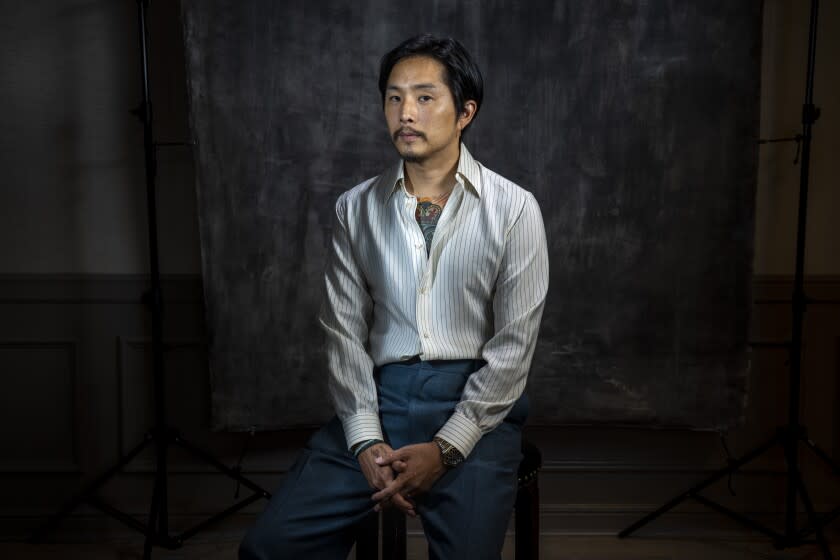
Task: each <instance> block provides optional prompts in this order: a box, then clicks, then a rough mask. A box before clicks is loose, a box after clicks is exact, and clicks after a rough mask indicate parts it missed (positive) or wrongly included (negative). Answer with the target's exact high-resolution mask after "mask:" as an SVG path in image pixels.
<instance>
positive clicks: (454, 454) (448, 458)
mask: <svg viewBox="0 0 840 560" xmlns="http://www.w3.org/2000/svg"><path fill="white" fill-rule="evenodd" d="M434 442H435V443H436V444H437V446H438V447H439V448H440V456H441V458H442V459H443V466H444V467H446V468H448V469H451V468H454V467H457V466H458V465H460V464H461V463H463V462H464V456H463V455H461V452H460V451H458V449H457V448H456V447H455V446H454V445H452V444H451V443H449V442H448V441H446V440H445V439H443V438H440V437H435V438H434Z"/></svg>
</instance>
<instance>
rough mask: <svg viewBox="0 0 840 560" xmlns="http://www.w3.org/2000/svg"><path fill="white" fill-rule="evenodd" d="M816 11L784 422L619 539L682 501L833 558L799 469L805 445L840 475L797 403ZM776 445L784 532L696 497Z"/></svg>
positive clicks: (814, 115)
mask: <svg viewBox="0 0 840 560" xmlns="http://www.w3.org/2000/svg"><path fill="white" fill-rule="evenodd" d="M818 11H819V0H811V16H810V22H809V33H808V69H807V72H806V77H805V103H804V104H803V106H802V135H801V137H797V138H796V139H797V140H801V141H802V163H801V167H800V176H799V214H798V218H797V228H796V273H795V277H794V283H793V286H794V288H793V297H792V311H793V328H792V334H791V344H790V376H789V391H788V399H789V400H788V423H787V425H786V426H783V427H780V428H778V430H777V432H776V435H775V436H774V437H773V438H772V439H771V440H770V441H768V442H766V443H764V444H762V445H760V446H759V447H757V448H756V449H754V450H752V451H750V452H748V453H747V454H745V455H744V456H743V457H742V458H741V459H738V460H735V461H732V462H731V464H730V465H729V467H727V468H725V469H722V470H720V471H717V472H716V473H714V474H713V475H712V476H710V477H709V478H707V479H706V480H704V481H703V482H701V483H700V484H698V485H696V486H694V487H693V488H691V489H689V490H687V491H686V492H684V493H682V494H680V495H679V496H677V497H676V498H674V499H672V500H671V501H669V502H667V503H666V504H665V505H664V506H662V507H661V508H659V509H658V510H656V511H654V512H653V513H651V514H649V515H647V516H646V517H644V518H642V519H641V520H639V521H637V522H636V523H634V524H633V525H631V526H630V527H628V528H626V529H624V530H623V531H621V532H620V533H619V534H618V537H619V538H624V537H627V536H629V535H630V534H631V533H633V532H635V531H636V530H638V529H639V528H641V527H642V526H644V525H646V524H647V523H649V522H651V521H653V520H654V519H656V518H657V517H659V516H660V515H662V514H663V513H665V512H667V511H669V510H671V509H672V508H674V507H676V506H677V505H679V504H680V503H681V502H683V501H685V500H686V499H688V498H693V499H695V500H697V501H699V502H700V503H702V504H703V505H705V506H707V507H709V508H711V509H713V510H715V511H717V512H719V513H722V514H724V515H727V516H729V517H731V518H733V519H735V520H736V521H738V522H740V523H742V524H744V525H746V526H748V527H750V528H752V529H754V530H756V531H759V532H761V533H763V534H765V535H767V536H768V537H770V538H771V539H772V540H773V544H774V545H775V546H776V547H777V548H789V547H796V546H800V545H802V544H805V543H812V542H814V541H809V540H806V538H807V537H808V536H809V535H810V534H811V533H815V535H816V543H817V545H818V546H819V549H820V551H821V553H822V556H823V558H824V559H825V560H831V558H832V556H831V551H830V550H829V548H828V543H827V541H826V539H825V535H824V534H823V530H822V529H823V527H825V526H826V525H827V524H828V523H830V522H831V521H833V520H834V519H835V518H836V517H837V516H838V515H840V508H836V509H834V510H833V511H831V512H829V513H828V514H825V515H818V514H817V512H816V511H815V510H814V505H813V502H812V501H811V497H810V495H809V494H808V490H807V488H806V486H805V481H804V480H803V478H802V471H801V469H800V468H799V444H800V443H803V444H805V446H806V447H807V448H808V449H810V450H811V451H813V452H814V453H815V454H816V455H817V457H818V458H820V459H821V460H822V461H823V462H824V463H826V464H827V465H828V466H829V467H830V468H831V469H832V471H833V473H834V474H835V475H838V474H840V467H838V465H837V464H836V463H834V461H832V460H831V458H830V457H829V455H828V454H827V453H826V452H825V451H823V450H822V449H820V448H819V447H818V446H817V445H816V444H815V443H814V442H812V441H811V440H809V439H808V436H807V430H806V428H805V426H802V425H801V424H800V423H799V400H800V386H801V377H802V375H801V365H802V324H803V322H804V315H805V308H806V306H807V303H808V299H807V297H806V296H805V290H804V289H803V276H804V269H805V232H806V227H805V226H806V223H807V211H808V172H809V169H810V162H811V127H812V125H813V124H814V122H815V121H816V120H817V119H818V118H819V115H820V111H819V109H818V108H817V107H815V106H814V59H815V55H816V45H817V21H818V19H817V17H818ZM777 444H778V445H780V446H781V447H782V449H783V450H784V454H785V463H786V466H787V474H786V479H787V480H786V482H787V494H786V500H785V530H784V533H779V532H777V531H774V530H772V529H769V528H767V527H764V526H762V525H761V524H759V523H758V522H756V521H754V520H752V519H749V518H747V517H746V516H744V515H741V514H740V513H737V512H734V511H732V510H730V509H728V508H726V507H724V506H722V505H720V504H718V503H716V502H713V501H712V500H709V499H707V498H704V497H703V496H701V495H700V494H699V492H700V491H701V490H703V489H705V488H706V487H708V486H710V485H711V484H713V483H714V482H716V481H717V480H719V479H720V478H722V477H723V476H725V475H728V474H731V473H733V472H736V471H737V470H738V469H740V468H741V467H742V466H744V465H745V464H747V463H748V462H750V461H752V460H754V459H755V458H756V457H758V456H759V455H761V454H763V453H764V452H766V451H768V450H769V449H771V448H773V447H774V446H775V445H777ZM797 497H799V498H800V499H801V500H802V504H803V506H804V507H805V512H806V514H807V517H808V525H806V526H805V528H803V529H801V530H800V529H798V528H797V523H796V510H797Z"/></svg>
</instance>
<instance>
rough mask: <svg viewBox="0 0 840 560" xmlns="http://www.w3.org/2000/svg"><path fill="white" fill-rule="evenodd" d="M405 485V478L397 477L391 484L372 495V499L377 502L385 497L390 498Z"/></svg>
mask: <svg viewBox="0 0 840 560" xmlns="http://www.w3.org/2000/svg"><path fill="white" fill-rule="evenodd" d="M404 485H405V480H402V479H400V477H397V478H395V479H394V480H393V481H392V482H391V484H389V485H388V486H386V487H385V488H383V489H382V490H380V491H379V492H377V493H376V494H374V495H373V496H371V499H373V500H374V501H377V502H381V501H382V500H385V499H390V498H392V497H393V496H394V494H397V493H398V492H399V491H400V490H402V488H403V486H404Z"/></svg>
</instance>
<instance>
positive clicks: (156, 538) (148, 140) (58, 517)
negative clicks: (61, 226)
mask: <svg viewBox="0 0 840 560" xmlns="http://www.w3.org/2000/svg"><path fill="white" fill-rule="evenodd" d="M149 1H150V0H137V9H138V16H137V17H138V21H139V27H140V50H141V71H142V78H143V80H142V83H143V102H142V104H141V105H140V107H138V109H137V110H135V111H133V113H134V114H135V115H136V116H137V117H138V118H139V119H140V120H141V121H143V138H144V148H145V167H146V202H147V211H148V224H149V259H150V267H151V278H150V280H151V288H150V290H149V291H148V292H146V293H145V294H144V298H143V299H144V302H145V303H146V305H147V306H148V307H149V309H150V311H151V314H152V352H153V367H154V378H153V379H154V381H153V383H154V407H155V426H154V427H153V428H152V429H151V430H150V431H149V432H148V433H147V434H146V436H145V438H144V440H143V441H142V442H141V443H140V444H138V445H137V446H136V447H135V448H134V449H132V450H131V451H130V452H129V453H128V454H127V455H125V456H124V457H122V458H121V459H120V460H119V461H118V462H117V464H116V465H114V466H113V467H111V468H110V469H108V470H107V471H106V472H105V473H103V474H102V475H100V476H99V477H97V478H96V479H95V480H94V481H93V482H91V483H90V484H89V485H88V486H87V487H85V488H84V490H82V492H81V493H80V494H79V495H77V496H75V497H74V498H73V499H71V500H70V501H69V502H68V503H67V504H65V506H64V507H62V508H61V509H60V510H59V511H58V513H56V514H55V515H54V516H53V517H52V518H50V519H49V521H47V523H45V524H44V525H43V526H42V527H41V528H39V529H38V530H37V531H36V532H35V533H34V534H33V536H32V538H31V539H30V541H32V542H41V541H42V540H43V539H44V537H45V536H46V535H47V534H48V533H50V532H52V531H53V530H54V529H55V528H56V527H57V526H58V524H59V523H60V522H61V521H62V519H64V518H65V517H66V516H67V515H69V514H70V513H71V512H72V511H73V510H74V509H76V507H78V506H79V505H80V504H82V503H88V504H90V505H92V506H94V507H96V508H98V509H99V510H101V511H103V512H104V513H106V514H108V515H110V516H111V517H113V518H115V519H117V520H119V521H122V522H123V523H124V524H126V525H127V526H129V527H131V528H132V529H134V530H136V531H139V532H141V533H143V534H144V535H145V536H146V538H145V543H144V551H143V557H144V558H146V559H148V558H151V553H152V548H153V547H154V546H161V547H165V548H170V549H175V548H179V547H180V546H181V545H182V544H183V542H184V541H185V540H186V539H188V538H190V537H191V536H193V535H195V534H196V533H198V532H199V531H201V530H203V529H204V528H206V527H207V526H209V525H211V524H212V523H215V522H216V521H219V520H220V519H222V518H224V517H226V516H228V515H231V514H233V513H235V512H237V511H239V510H240V509H242V508H243V507H245V506H247V505H249V504H251V503H253V502H255V501H256V500H259V499H261V498H267V499H270V498H271V494H269V493H268V492H266V491H265V490H263V489H262V488H260V487H259V486H258V485H256V484H255V483H254V482H252V481H250V480H249V479H247V478H245V477H244V476H242V474H241V473H240V472H239V469H237V468H229V467H227V466H225V465H224V464H222V463H221V462H220V461H218V460H217V459H215V458H214V457H213V456H212V455H211V454H210V453H208V452H206V451H203V450H202V449H200V448H199V447H197V446H195V445H193V444H191V443H190V442H188V441H186V440H184V439H183V438H181V436H180V435H179V433H178V430H177V429H175V428H174V427H172V426H171V425H170V424H169V420H168V418H167V415H166V392H165V376H164V351H165V348H164V345H163V329H162V324H163V320H162V319H163V297H162V295H161V283H160V268H159V256H158V237H157V201H156V197H155V194H156V188H155V178H156V176H157V159H156V149H157V146H158V145H160V144H156V143H155V141H154V134H153V128H152V103H151V96H150V94H149V61H148V32H147V29H146V13H147V12H148V8H149ZM167 145H171V144H167ZM150 444H153V445H154V449H155V455H156V465H155V479H154V480H155V481H154V490H153V492H152V500H151V506H150V510H149V520H148V523H145V524H144V523H142V522H140V521H138V520H137V519H135V518H134V517H132V516H130V515H128V514H127V513H125V512H122V511H120V510H118V509H116V508H114V507H112V506H110V505H108V504H106V503H105V502H103V501H102V500H100V499H99V498H98V497H97V496H96V495H95V493H96V491H97V490H98V489H99V488H100V487H101V486H103V485H104V484H105V483H106V482H108V481H109V480H110V479H111V478H113V477H114V476H115V475H116V474H118V473H119V472H120V470H121V469H122V468H123V467H124V466H125V465H126V464H128V463H129V462H131V461H132V460H133V459H134V458H135V457H136V456H137V455H138V454H139V453H140V452H141V451H142V450H143V449H144V448H145V447H146V446H147V445H150ZM171 445H178V446H180V447H182V448H184V449H185V450H186V451H188V452H189V453H191V454H192V455H194V456H196V457H197V458H198V459H200V460H202V461H204V462H205V463H208V464H210V465H212V466H213V467H215V468H216V469H217V470H218V471H220V472H222V473H223V474H226V475H227V476H229V477H231V478H232V479H234V480H236V481H238V482H239V483H241V484H242V485H243V486H245V487H247V488H249V489H250V490H252V491H253V494H251V495H250V496H248V497H247V498H245V499H243V500H240V501H239V502H237V503H236V504H234V505H232V506H231V507H229V508H227V509H226V510H224V511H222V512H220V513H218V514H216V515H213V516H212V517H210V518H208V519H206V520H204V521H202V522H200V523H199V524H198V525H196V526H194V527H192V528H190V529H187V530H186V531H184V532H182V533H180V534H178V535H172V534H170V529H169V509H168V505H169V491H168V486H167V485H168V478H169V470H168V452H169V446H171Z"/></svg>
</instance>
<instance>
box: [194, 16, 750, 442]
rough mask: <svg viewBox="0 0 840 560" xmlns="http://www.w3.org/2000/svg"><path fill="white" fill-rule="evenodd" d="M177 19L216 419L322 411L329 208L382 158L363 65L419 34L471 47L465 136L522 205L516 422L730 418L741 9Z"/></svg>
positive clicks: (229, 425) (709, 423) (289, 419)
mask: <svg viewBox="0 0 840 560" xmlns="http://www.w3.org/2000/svg"><path fill="white" fill-rule="evenodd" d="M182 15H183V22H184V37H185V48H186V55H187V79H188V86H189V93H190V117H191V126H192V130H193V134H194V137H195V139H196V140H197V142H198V146H197V150H196V163H197V183H198V185H197V188H198V199H199V216H200V229H201V244H202V266H203V278H204V289H205V298H206V308H207V322H208V330H209V333H210V367H211V372H210V373H211V386H212V399H213V402H212V410H213V425H214V427H215V428H216V429H226V430H245V429H250V428H252V427H254V428H257V429H274V428H283V427H291V426H302V425H317V424H320V423H322V422H323V421H324V420H325V419H327V418H328V417H329V415H330V414H331V407H330V405H329V402H328V399H327V396H326V388H325V387H326V385H325V371H324V366H323V359H322V356H321V352H322V340H323V339H322V335H321V333H320V331H319V329H318V328H317V321H316V315H317V311H318V308H319V305H320V303H321V295H322V290H323V279H322V275H323V270H324V264H325V257H326V250H327V247H328V244H329V239H330V228H331V224H332V217H333V205H334V202H335V199H336V198H337V196H338V195H339V194H340V193H341V192H343V191H344V190H347V189H349V188H351V187H352V186H354V185H355V184H357V183H359V182H361V181H363V180H364V179H366V178H368V177H371V176H374V175H377V174H379V173H380V172H381V171H382V170H383V169H384V168H385V167H386V166H387V165H390V164H391V163H392V162H394V161H395V160H396V157H397V155H396V152H395V151H394V149H393V147H392V146H391V144H390V140H389V138H388V135H387V132H386V128H385V124H384V119H383V116H382V111H381V103H380V97H379V92H378V90H377V86H376V81H377V76H378V64H379V58H380V57H381V55H382V54H384V53H385V52H386V51H387V50H389V49H390V48H392V47H393V46H395V45H396V44H398V43H399V42H400V41H402V40H403V39H405V38H407V37H409V36H411V35H414V34H417V33H419V32H423V31H431V32H434V33H437V34H442V35H452V36H454V37H457V38H459V39H460V40H461V41H462V42H463V43H464V44H465V45H466V47H467V48H468V49H469V50H470V51H471V52H472V54H473V55H474V56H475V58H476V59H477V61H478V63H479V65H480V66H481V68H482V71H483V74H484V78H485V101H484V104H483V106H482V107H481V110H480V113H479V115H478V118H477V121H476V122H475V124H474V126H473V127H472V128H471V130H470V132H469V134H468V136H467V139H466V143H467V145H468V146H469V147H470V150H471V151H472V153H473V155H474V156H476V158H477V159H478V160H479V161H481V162H482V163H484V164H485V165H486V166H488V167H489V168H491V169H493V170H495V171H497V172H499V173H501V174H502V175H504V176H506V177H508V178H510V179H511V180H513V181H515V182H516V183H518V184H520V185H522V186H523V187H524V188H526V189H528V190H530V191H531V192H533V193H534V195H535V196H536V198H537V200H538V201H539V203H540V206H541V208H542V212H543V216H544V219H545V223H546V230H547V236H548V243H549V252H550V258H551V281H550V282H551V283H550V292H549V296H548V300H547V303H546V308H545V313H544V317H543V325H542V331H541V334H540V338H539V341H538V344H537V349H536V354H535V358H534V363H533V367H532V371H531V378H530V384H529V389H528V390H529V393H530V394H531V397H532V414H531V422H533V423H541V424H581V423H585V424H593V423H594V424H630V425H646V426H685V427H691V428H698V429H718V428H725V427H729V426H733V425H737V424H738V423H739V422H740V421H741V420H742V418H743V413H744V406H745V402H746V391H747V374H748V365H749V355H748V345H747V337H748V322H749V310H750V304H751V297H750V284H751V266H752V252H753V213H754V204H755V202H754V195H755V184H756V165H757V149H756V148H757V144H756V141H757V134H758V111H759V103H758V102H759V99H758V92H759V78H760V76H759V69H760V64H759V62H760V52H759V48H760V32H761V21H760V20H761V3H760V0H745V1H739V2H731V1H725V0H719V1H708V0H686V1H681V2H665V1H663V2H645V1H641V0H637V1H628V0H624V1H619V0H610V1H604V2H589V1H586V0H567V1H557V2H549V1H543V0H540V1H530V2H513V1H508V2H502V1H495V2H494V1H478V0H475V1H466V0H462V1H451V2H444V1H440V2H407V1H403V0H398V1H394V0H391V1H387V0H357V1H355V2H352V3H348V2H343V1H338V0H336V1H319V2H304V3H298V2H278V1H268V0H263V1H256V0H248V1H242V2H239V1H233V0H201V1H199V0H182Z"/></svg>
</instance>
